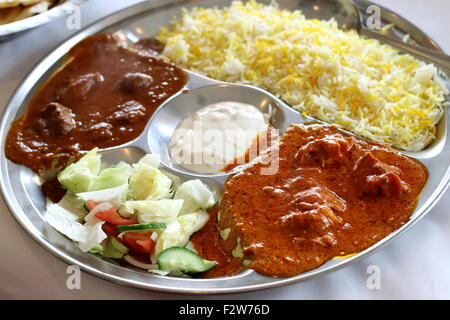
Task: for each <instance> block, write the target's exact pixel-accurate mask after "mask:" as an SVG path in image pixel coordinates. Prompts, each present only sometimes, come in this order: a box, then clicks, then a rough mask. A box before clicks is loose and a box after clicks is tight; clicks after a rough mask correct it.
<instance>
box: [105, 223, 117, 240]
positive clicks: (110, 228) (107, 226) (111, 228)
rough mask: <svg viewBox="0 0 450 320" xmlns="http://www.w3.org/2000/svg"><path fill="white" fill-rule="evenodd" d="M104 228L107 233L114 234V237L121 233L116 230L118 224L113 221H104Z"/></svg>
mask: <svg viewBox="0 0 450 320" xmlns="http://www.w3.org/2000/svg"><path fill="white" fill-rule="evenodd" d="M102 229H103V231H105V232H106V233H107V234H109V235H111V236H113V237H117V236H118V235H119V233H118V232H117V230H116V226H115V225H113V224H111V223H104V224H103V225H102Z"/></svg>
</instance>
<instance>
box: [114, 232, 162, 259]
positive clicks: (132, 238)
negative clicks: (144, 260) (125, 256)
mask: <svg viewBox="0 0 450 320" xmlns="http://www.w3.org/2000/svg"><path fill="white" fill-rule="evenodd" d="M151 234H152V232H151V231H149V232H145V233H143V232H125V233H124V235H123V238H122V239H123V241H124V244H125V245H126V246H127V247H129V248H130V249H132V250H135V251H137V252H141V253H146V254H150V253H152V251H153V249H154V248H155V241H153V240H152V239H151V238H150V236H151Z"/></svg>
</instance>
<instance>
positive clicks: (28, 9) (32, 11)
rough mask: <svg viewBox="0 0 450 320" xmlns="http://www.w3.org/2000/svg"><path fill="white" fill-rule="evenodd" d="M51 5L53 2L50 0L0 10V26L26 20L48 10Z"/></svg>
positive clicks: (40, 0)
mask: <svg viewBox="0 0 450 320" xmlns="http://www.w3.org/2000/svg"><path fill="white" fill-rule="evenodd" d="M0 1H1V0H0ZM52 3H53V2H52V1H51V0H44V1H42V0H39V2H38V3H35V4H34V5H29V6H23V5H18V6H15V7H10V8H3V9H0V25H2V24H8V23H11V22H14V21H18V20H22V19H26V18H28V17H31V16H34V15H36V14H39V13H42V12H45V11H47V10H48V9H49V7H50V6H51V5H52Z"/></svg>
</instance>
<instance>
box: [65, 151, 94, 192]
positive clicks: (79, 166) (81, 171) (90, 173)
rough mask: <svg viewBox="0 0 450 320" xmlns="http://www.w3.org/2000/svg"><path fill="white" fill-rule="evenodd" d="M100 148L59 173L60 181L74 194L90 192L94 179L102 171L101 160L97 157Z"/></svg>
mask: <svg viewBox="0 0 450 320" xmlns="http://www.w3.org/2000/svg"><path fill="white" fill-rule="evenodd" d="M97 150H98V148H94V149H92V150H91V151H89V152H88V153H87V154H85V155H84V156H83V157H82V158H81V159H80V160H78V161H77V162H75V163H72V164H70V165H69V166H67V167H66V168H65V169H64V170H62V171H61V172H59V173H58V181H59V183H61V185H62V186H63V187H64V188H66V189H67V190H69V191H70V192H72V193H79V192H85V191H89V187H90V185H91V183H92V180H93V179H94V177H96V176H97V174H98V173H99V171H100V166H101V160H100V155H97Z"/></svg>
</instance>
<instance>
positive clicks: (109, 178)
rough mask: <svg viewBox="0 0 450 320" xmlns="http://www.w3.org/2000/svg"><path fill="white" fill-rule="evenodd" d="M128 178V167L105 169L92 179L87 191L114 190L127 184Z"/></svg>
mask: <svg viewBox="0 0 450 320" xmlns="http://www.w3.org/2000/svg"><path fill="white" fill-rule="evenodd" d="M129 178H130V166H121V167H115V168H106V169H103V170H102V171H100V173H99V174H98V176H96V177H94V178H93V179H92V182H91V184H90V186H89V189H88V190H89V191H96V190H102V189H109V188H114V187H117V186H121V185H124V184H128V179H129Z"/></svg>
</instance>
